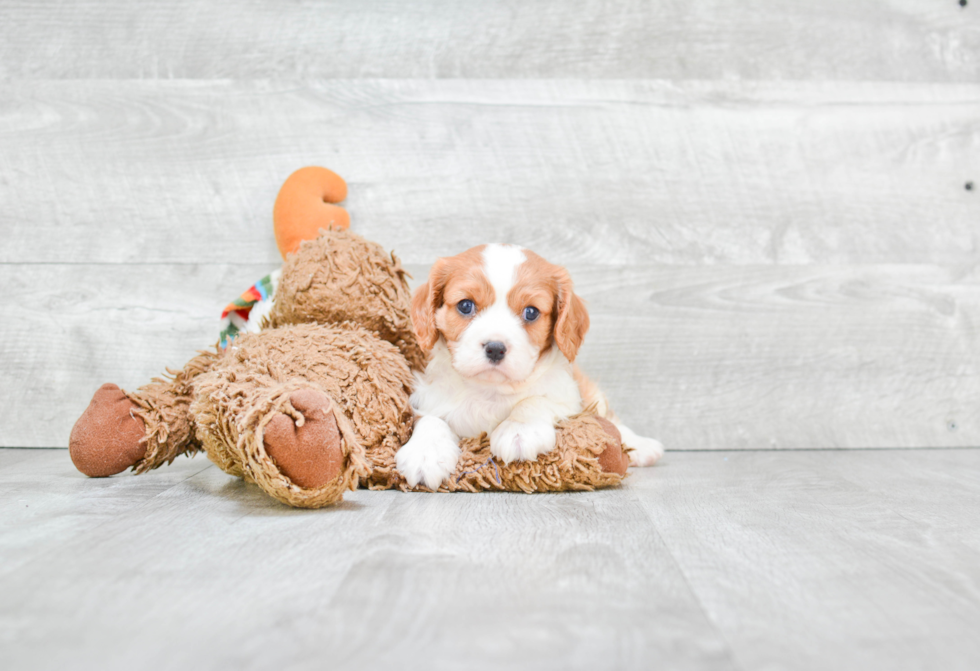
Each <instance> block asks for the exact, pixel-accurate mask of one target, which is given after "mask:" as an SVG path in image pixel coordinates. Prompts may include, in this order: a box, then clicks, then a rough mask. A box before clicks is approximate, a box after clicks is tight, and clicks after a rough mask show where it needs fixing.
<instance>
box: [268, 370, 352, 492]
mask: <svg viewBox="0 0 980 671" xmlns="http://www.w3.org/2000/svg"><path fill="white" fill-rule="evenodd" d="M289 402H290V403H291V404H292V406H293V407H294V408H296V409H297V410H299V411H300V412H301V413H302V414H303V425H302V426H297V425H296V423H295V422H293V419H292V417H290V416H289V415H284V414H281V413H280V414H278V415H276V416H275V417H273V418H272V420H270V421H269V423H268V424H266V426H265V432H264V433H263V437H262V440H263V444H264V445H265V451H266V453H267V454H268V455H269V456H270V457H272V460H273V461H274V462H275V464H276V467H277V468H278V469H279V471H280V472H281V473H282V474H283V475H285V476H286V477H287V478H289V479H290V480H292V481H293V483H295V484H297V485H299V486H300V487H303V488H304V489H316V488H318V487H322V486H323V485H325V484H327V483H328V482H331V481H332V480H334V479H336V478H337V476H338V475H340V472H341V470H343V465H344V453H343V448H342V446H341V441H340V429H339V428H337V419H336V418H335V417H334V414H333V411H332V410H331V408H332V406H333V402H332V401H331V400H330V397H329V396H327V395H326V394H324V393H323V392H320V391H316V390H315V389H302V390H300V391H297V392H293V393H292V394H291V395H290V397H289Z"/></svg>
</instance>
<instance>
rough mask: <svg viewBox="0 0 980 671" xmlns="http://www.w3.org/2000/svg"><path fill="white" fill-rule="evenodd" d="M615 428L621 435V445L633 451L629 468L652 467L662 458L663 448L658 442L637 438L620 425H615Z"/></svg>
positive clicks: (651, 439)
mask: <svg viewBox="0 0 980 671" xmlns="http://www.w3.org/2000/svg"><path fill="white" fill-rule="evenodd" d="M616 428H617V429H619V432H620V433H621V434H622V435H623V444H624V445H626V447H629V448H632V450H633V451H632V452H630V465H631V466H653V465H654V464H655V463H657V461H659V460H660V457H662V456H664V446H663V445H661V444H660V441H659V440H654V439H653V438H644V437H643V436H638V435H636V434H635V433H633V432H632V431H630V429H628V428H627V427H625V426H623V425H622V424H617V425H616Z"/></svg>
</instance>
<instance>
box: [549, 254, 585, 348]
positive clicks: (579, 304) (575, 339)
mask: <svg viewBox="0 0 980 671" xmlns="http://www.w3.org/2000/svg"><path fill="white" fill-rule="evenodd" d="M555 302H556V304H557V306H558V309H557V313H558V317H557V318H556V319H555V345H557V346H558V349H559V350H561V353H562V354H564V355H565V358H566V359H568V360H569V361H575V356H576V355H577V354H578V348H579V347H581V346H582V341H583V340H585V334H586V332H587V331H588V330H589V311H588V310H586V309H585V301H583V300H582V299H581V298H579V297H578V296H577V295H576V294H575V291H574V287H573V285H572V278H571V277H569V275H568V271H567V270H565V269H564V268H559V270H558V296H557V297H556V299H555Z"/></svg>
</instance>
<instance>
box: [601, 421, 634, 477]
mask: <svg viewBox="0 0 980 671" xmlns="http://www.w3.org/2000/svg"><path fill="white" fill-rule="evenodd" d="M595 420H596V421H597V422H599V424H600V425H601V426H602V428H603V429H605V430H606V433H608V434H609V442H607V443H606V449H605V450H603V452H602V454H600V455H599V466H600V467H601V468H602V470H603V471H605V472H606V473H619V474H620V475H626V469H627V468H629V465H630V458H629V455H628V454H626V452H625V451H624V450H623V437H622V435H620V433H619V429H617V428H616V425H615V424H613V423H612V422H610V421H609V420H608V419H605V418H603V417H596V418H595Z"/></svg>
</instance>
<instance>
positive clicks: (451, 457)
mask: <svg viewBox="0 0 980 671" xmlns="http://www.w3.org/2000/svg"><path fill="white" fill-rule="evenodd" d="M458 461H459V439H458V438H457V437H456V435H455V434H454V433H453V431H452V429H450V428H449V425H448V424H446V423H445V422H444V421H442V420H441V419H437V418H434V417H422V418H420V419H419V420H418V421H417V422H416V423H415V430H414V431H413V432H412V438H411V439H410V440H409V441H408V442H407V443H405V444H404V445H402V446H401V448H400V449H399V450H398V451H397V452H396V453H395V466H396V467H397V468H398V472H399V473H401V474H402V477H403V478H405V480H406V481H407V482H408V484H409V485H410V486H412V487H414V486H416V485H417V484H419V483H420V482H421V483H422V484H424V485H425V486H426V487H428V488H429V489H431V490H432V491H435V490H437V489H439V485H441V484H442V483H443V481H444V480H445V479H446V478H448V477H449V476H450V475H451V474H452V472H453V471H454V470H456V462H458Z"/></svg>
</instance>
